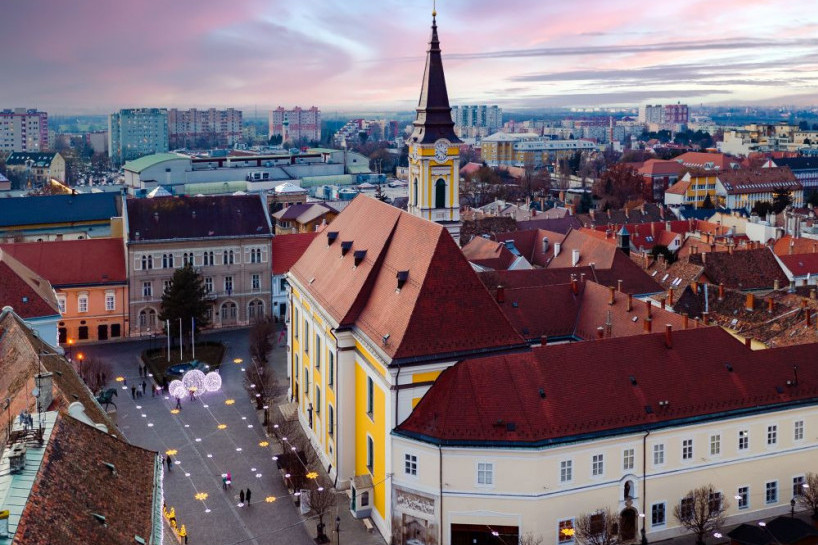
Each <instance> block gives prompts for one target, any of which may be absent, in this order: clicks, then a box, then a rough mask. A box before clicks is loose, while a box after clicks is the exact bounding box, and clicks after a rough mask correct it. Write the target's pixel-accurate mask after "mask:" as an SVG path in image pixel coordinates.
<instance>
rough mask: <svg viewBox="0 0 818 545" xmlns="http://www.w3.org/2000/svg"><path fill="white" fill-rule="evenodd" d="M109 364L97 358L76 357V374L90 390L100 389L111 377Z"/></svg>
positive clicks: (96, 390)
mask: <svg viewBox="0 0 818 545" xmlns="http://www.w3.org/2000/svg"><path fill="white" fill-rule="evenodd" d="M112 372H113V371H112V370H111V364H110V363H108V362H107V361H105V360H101V359H99V358H84V359H77V374H79V376H80V378H81V379H82V380H83V382H85V384H86V385H87V386H88V389H89V390H91V391H92V392H98V391H99V390H101V389H102V388H103V387H104V386H105V384H106V382H108V379H109V378H111V373H112Z"/></svg>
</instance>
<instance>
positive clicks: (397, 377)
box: [392, 364, 400, 429]
mask: <svg viewBox="0 0 818 545" xmlns="http://www.w3.org/2000/svg"><path fill="white" fill-rule="evenodd" d="M399 401H400V364H398V372H397V374H396V375H395V425H394V426H393V427H392V429H395V428H397V427H398V424H399V422H398V405H399Z"/></svg>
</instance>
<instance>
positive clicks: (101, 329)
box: [97, 324, 108, 341]
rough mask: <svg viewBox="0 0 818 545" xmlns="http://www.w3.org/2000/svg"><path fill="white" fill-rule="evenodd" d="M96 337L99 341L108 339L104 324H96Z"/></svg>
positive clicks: (106, 328)
mask: <svg viewBox="0 0 818 545" xmlns="http://www.w3.org/2000/svg"><path fill="white" fill-rule="evenodd" d="M97 339H99V340H100V341H107V340H108V326H107V325H105V324H102V325H98V326H97Z"/></svg>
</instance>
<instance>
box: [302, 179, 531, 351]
mask: <svg viewBox="0 0 818 545" xmlns="http://www.w3.org/2000/svg"><path fill="white" fill-rule="evenodd" d="M356 256H357V257H356ZM290 275H291V276H292V277H293V278H294V279H295V280H296V281H297V282H298V284H300V285H301V286H302V287H303V289H304V290H306V291H307V292H308V293H309V295H310V297H312V298H313V299H314V300H315V301H316V302H317V304H319V305H320V306H321V307H322V308H323V309H324V311H325V312H327V314H328V315H329V317H330V318H331V319H332V320H333V321H334V322H336V323H337V324H338V325H339V326H340V327H352V326H355V327H357V328H358V329H359V330H360V331H361V332H362V333H364V334H365V335H366V336H367V337H368V338H369V339H372V341H373V343H375V344H376V346H377V348H378V350H380V351H381V352H383V354H384V355H385V357H386V358H388V359H391V360H392V361H393V362H401V361H402V362H417V361H428V360H434V359H444V358H451V357H453V356H454V355H457V354H468V353H480V352H490V351H493V350H504V349H508V348H509V347H514V346H521V345H522V343H523V339H522V338H521V337H520V336H519V335H518V334H517V333H516V332H515V331H514V328H513V327H512V326H511V324H510V323H509V322H508V320H507V319H506V318H505V317H504V316H503V314H502V312H501V311H500V309H499V308H498V307H497V304H496V303H495V302H494V300H493V299H492V298H491V295H490V294H489V293H488V291H487V290H486V288H485V287H483V285H482V284H481V283H480V281H479V280H478V278H477V275H476V273H475V272H474V271H473V270H472V268H471V266H470V265H469V263H468V261H467V260H466V258H465V257H464V256H463V253H462V252H461V251H460V248H458V247H457V244H455V242H454V240H452V238H451V236H450V235H449V233H448V232H447V231H446V230H445V229H444V228H443V227H442V226H441V225H438V224H436V223H432V222H429V221H426V220H423V219H420V218H417V217H415V216H412V215H410V214H408V213H407V212H403V211H401V210H399V209H397V208H394V207H392V206H389V205H388V204H384V203H382V202H380V201H378V200H377V199H373V198H370V197H366V196H363V195H359V196H358V197H356V198H355V199H354V200H353V201H352V204H350V205H349V206H348V207H347V208H346V209H345V210H344V211H343V212H341V214H339V215H338V217H337V218H336V219H335V220H333V222H332V224H331V225H330V226H329V227H327V228H326V229H325V230H324V231H322V232H321V233H320V234H319V235H318V236H317V237H316V238H315V240H314V241H313V242H312V244H310V246H309V247H308V248H307V250H306V252H304V255H303V256H302V257H301V259H299V260H298V262H296V264H295V265H294V266H293V267H292V269H290ZM452 316H457V317H458V319H456V320H452V319H451V317H452Z"/></svg>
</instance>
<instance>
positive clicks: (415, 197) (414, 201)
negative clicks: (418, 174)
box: [412, 178, 418, 206]
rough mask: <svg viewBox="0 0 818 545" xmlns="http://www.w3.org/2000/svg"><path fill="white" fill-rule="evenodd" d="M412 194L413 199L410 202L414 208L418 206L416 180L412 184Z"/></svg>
mask: <svg viewBox="0 0 818 545" xmlns="http://www.w3.org/2000/svg"><path fill="white" fill-rule="evenodd" d="M412 192H413V194H414V199H413V200H412V204H414V205H415V206H418V179H417V178H415V183H414V184H413V191H412Z"/></svg>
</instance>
